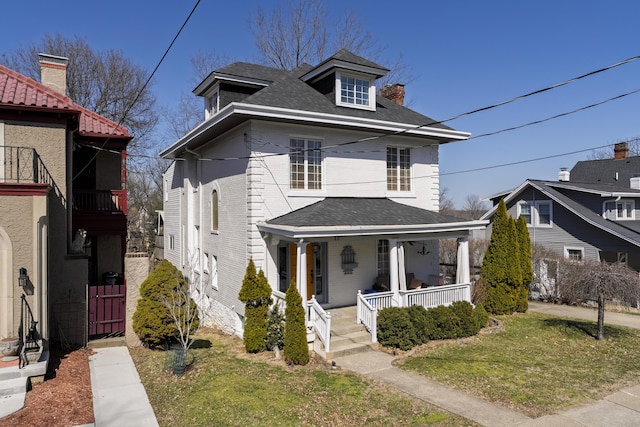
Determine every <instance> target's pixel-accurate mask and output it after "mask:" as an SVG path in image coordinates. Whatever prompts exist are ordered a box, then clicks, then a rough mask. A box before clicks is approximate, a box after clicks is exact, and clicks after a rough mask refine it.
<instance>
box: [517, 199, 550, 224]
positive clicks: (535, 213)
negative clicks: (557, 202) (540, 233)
mask: <svg viewBox="0 0 640 427" xmlns="http://www.w3.org/2000/svg"><path fill="white" fill-rule="evenodd" d="M524 204H527V205H529V206H531V224H527V227H536V228H551V227H553V203H552V202H551V200H539V201H538V200H536V201H533V200H521V201H519V202H518V205H517V206H518V208H517V212H516V218H520V213H521V209H522V205H524ZM540 205H549V224H540V214H539V211H540V208H539V207H540Z"/></svg>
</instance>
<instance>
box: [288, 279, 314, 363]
mask: <svg viewBox="0 0 640 427" xmlns="http://www.w3.org/2000/svg"><path fill="white" fill-rule="evenodd" d="M285 302H286V304H287V307H286V308H285V311H284V317H285V324H284V360H285V362H287V363H288V364H290V365H306V364H307V363H309V347H308V345H307V327H306V325H305V324H304V307H302V297H300V293H299V292H298V289H297V287H296V284H295V282H293V281H292V282H291V284H290V285H289V289H287V293H286V294H285Z"/></svg>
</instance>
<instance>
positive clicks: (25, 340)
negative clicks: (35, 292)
mask: <svg viewBox="0 0 640 427" xmlns="http://www.w3.org/2000/svg"><path fill="white" fill-rule="evenodd" d="M37 325H38V322H37V321H36V320H34V319H33V313H32V312H31V307H29V303H28V302H27V299H26V297H25V296H24V294H22V303H21V305H20V326H18V356H19V358H18V368H24V367H25V366H26V365H28V364H29V357H28V356H27V354H28V353H34V352H38V351H39V350H40V344H38V341H40V333H39V332H38V328H37Z"/></svg>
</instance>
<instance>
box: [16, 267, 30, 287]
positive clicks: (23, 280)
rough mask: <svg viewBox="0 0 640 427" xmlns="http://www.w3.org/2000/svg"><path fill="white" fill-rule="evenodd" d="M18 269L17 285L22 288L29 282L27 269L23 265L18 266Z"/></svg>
mask: <svg viewBox="0 0 640 427" xmlns="http://www.w3.org/2000/svg"><path fill="white" fill-rule="evenodd" d="M18 271H19V272H20V274H19V275H18V286H20V287H21V288H23V289H24V288H25V287H26V286H27V285H28V284H29V275H28V274H27V269H26V268H24V267H20V270H18Z"/></svg>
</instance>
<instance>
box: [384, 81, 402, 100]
mask: <svg viewBox="0 0 640 427" xmlns="http://www.w3.org/2000/svg"><path fill="white" fill-rule="evenodd" d="M380 95H382V96H384V97H385V98H387V99H388V100H391V101H393V102H395V103H396V104H398V105H404V84H402V83H394V84H392V85H384V87H383V88H382V90H381V91H380Z"/></svg>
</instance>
